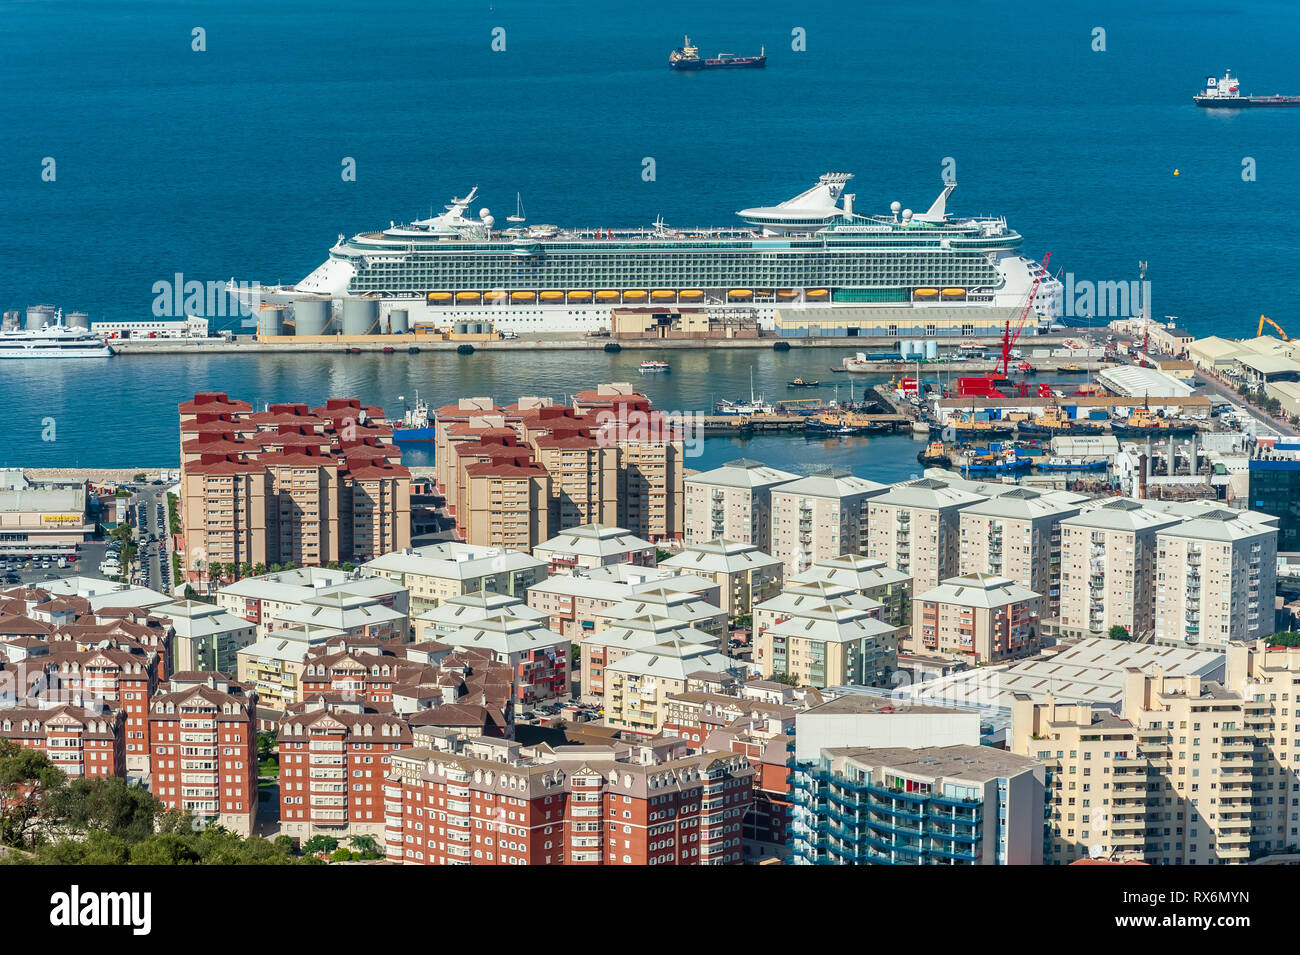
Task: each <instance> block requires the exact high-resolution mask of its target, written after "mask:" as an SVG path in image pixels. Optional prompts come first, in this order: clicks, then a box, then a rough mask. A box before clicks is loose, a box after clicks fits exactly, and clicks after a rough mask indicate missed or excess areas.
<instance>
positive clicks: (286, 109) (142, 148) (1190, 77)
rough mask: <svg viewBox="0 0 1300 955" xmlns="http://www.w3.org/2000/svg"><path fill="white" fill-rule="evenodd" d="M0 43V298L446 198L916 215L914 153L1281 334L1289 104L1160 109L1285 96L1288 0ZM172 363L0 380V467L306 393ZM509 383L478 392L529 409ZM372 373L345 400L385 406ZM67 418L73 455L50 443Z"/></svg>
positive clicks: (104, 8)
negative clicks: (7, 427) (192, 397)
mask: <svg viewBox="0 0 1300 955" xmlns="http://www.w3.org/2000/svg"><path fill="white" fill-rule="evenodd" d="M0 24H3V28H2V29H0V129H3V130H4V131H5V133H6V135H5V145H4V148H3V149H0V234H2V235H3V247H4V249H3V256H2V257H0V279H2V281H0V304H3V307H4V308H6V309H8V308H23V307H25V306H26V305H29V304H33V303H37V302H50V303H53V304H57V305H61V306H62V307H63V308H65V309H66V310H72V309H81V310H85V311H88V312H90V313H91V316H92V318H95V319H98V318H109V319H126V318H145V317H148V316H149V315H150V314H151V307H152V304H153V300H154V295H155V293H154V285H155V283H157V282H160V281H171V280H172V279H173V276H175V275H176V274H177V273H180V274H181V275H183V276H184V277H185V278H186V279H187V280H192V279H197V280H200V281H219V280H225V279H228V278H230V277H237V278H240V279H248V280H257V281H263V282H277V281H285V282H292V281H297V280H298V279H300V278H302V277H303V276H304V275H305V274H306V273H307V272H309V271H310V270H311V269H313V268H314V267H315V266H316V265H318V264H319V263H320V262H321V261H323V259H324V258H325V255H326V252H327V250H328V248H329V246H330V245H331V244H332V243H333V242H334V239H335V237H336V236H337V235H338V234H340V233H347V234H351V233H353V232H356V231H360V230H362V229H370V228H376V227H382V226H385V225H387V223H388V222H389V221H390V220H399V221H400V220H403V219H409V218H414V217H420V216H425V215H428V214H429V213H430V211H431V210H436V209H439V208H440V207H441V206H442V205H443V203H445V202H446V201H447V200H448V199H449V198H450V197H451V196H452V195H463V194H464V193H465V192H466V191H467V190H468V189H470V188H471V187H472V186H475V185H477V186H478V187H479V190H480V196H481V204H482V205H484V206H488V207H490V208H491V209H492V211H493V212H494V213H495V214H496V215H497V216H498V219H501V218H503V217H504V216H505V215H507V214H509V213H510V212H512V211H513V209H514V205H515V196H516V193H520V194H522V197H523V201H524V204H525V207H526V209H527V213H528V217H529V221H531V222H557V223H563V224H574V225H578V224H587V225H591V226H628V225H636V224H644V223H649V222H651V221H652V220H653V219H654V218H655V217H656V216H663V217H664V219H665V220H666V221H667V222H669V223H670V224H678V225H728V224H734V223H735V222H736V220H735V218H734V212H735V210H737V209H740V208H743V207H745V206H750V205H756V204H767V203H771V202H775V201H779V200H780V199H783V198H786V197H788V196H791V195H793V194H795V193H796V192H799V191H801V190H802V189H804V188H806V187H807V186H808V185H810V184H811V183H812V182H813V181H814V180H815V179H816V177H817V176H818V175H819V174H820V173H822V172H825V171H827V170H847V171H851V172H854V173H856V176H857V178H856V179H855V180H854V181H853V183H852V185H851V190H852V191H854V192H855V193H856V195H857V208H858V210H859V211H864V212H866V211H870V212H875V211H879V212H884V211H886V210H887V208H888V206H889V203H890V202H891V201H893V200H898V201H900V202H901V203H902V204H903V205H904V206H909V207H911V208H914V209H924V208H925V207H927V206H928V205H929V203H930V202H931V201H932V200H933V199H934V197H935V195H936V194H937V193H938V191H939V189H940V187H941V184H942V183H941V173H942V171H943V169H944V167H945V163H948V165H950V166H954V165H955V173H956V178H957V181H958V183H959V185H958V188H957V191H956V194H955V195H954V197H953V199H952V200H951V201H950V203H949V209H950V210H951V211H953V212H955V213H958V214H961V213H971V214H1002V215H1005V216H1006V217H1007V218H1008V221H1009V223H1010V224H1011V225H1012V227H1013V228H1015V229H1016V230H1017V231H1019V232H1021V233H1022V234H1023V235H1024V236H1025V239H1026V241H1025V246H1024V248H1025V251H1026V252H1027V253H1029V254H1031V255H1032V256H1034V257H1038V258H1041V256H1042V255H1043V254H1044V253H1046V252H1049V251H1050V252H1051V253H1052V267H1053V271H1055V270H1056V269H1058V268H1059V269H1062V270H1065V272H1067V273H1070V274H1071V275H1073V277H1074V279H1075V281H1076V282H1077V281H1117V280H1129V279H1133V278H1136V276H1137V264H1138V261H1139V260H1145V261H1147V262H1149V263H1150V267H1149V272H1148V279H1149V280H1150V281H1151V283H1152V311H1153V313H1154V314H1156V315H1157V316H1160V315H1176V316H1178V320H1179V323H1180V324H1182V325H1183V326H1185V327H1186V328H1188V329H1190V330H1191V331H1192V332H1194V333H1196V334H1198V335H1204V334H1210V333H1218V334H1225V335H1246V334H1253V332H1254V328H1255V324H1256V322H1257V321H1258V316H1259V315H1260V314H1261V313H1266V314H1268V315H1270V316H1271V317H1273V318H1275V319H1277V320H1278V321H1279V322H1280V323H1281V324H1282V326H1283V327H1285V328H1288V330H1290V331H1292V332H1296V331H1297V328H1300V315H1297V309H1296V301H1297V296H1296V293H1295V273H1296V269H1295V264H1296V262H1297V261H1298V260H1300V230H1298V229H1297V228H1296V225H1295V222H1294V221H1293V218H1294V215H1295V212H1294V207H1295V205H1296V203H1295V199H1296V181H1297V180H1296V176H1295V172H1296V162H1295V156H1296V155H1297V153H1298V151H1300V109H1294V110H1253V111H1252V110H1248V111H1243V112H1240V113H1235V114H1223V115H1216V114H1214V113H1211V112H1207V111H1205V110H1200V109H1197V108H1196V107H1194V106H1193V105H1192V101H1191V97H1192V94H1193V92H1195V91H1196V90H1198V89H1199V88H1201V87H1202V86H1203V85H1204V83H1205V78H1206V77H1207V76H1208V75H1210V74H1215V75H1219V74H1221V73H1222V71H1223V69H1224V68H1225V67H1231V68H1232V69H1233V71H1234V72H1235V73H1238V74H1239V75H1240V76H1241V80H1242V89H1243V90H1245V91H1247V92H1254V93H1272V92H1288V93H1300V68H1297V66H1296V63H1297V59H1296V57H1295V49H1294V46H1295V37H1296V36H1297V27H1300V5H1296V4H1294V3H1292V2H1258V3H1233V4H1229V3H1223V2H1200V3H1186V2H1182V3H1168V4H1161V3H1155V4H1135V3H1131V2H1125V3H1117V2H1099V3H1090V4H1087V5H1078V6H1075V5H1051V4H1039V5H1029V6H1014V5H1007V4H1004V3H990V2H970V0H966V2H956V0H936V2H931V3H906V4H898V3H891V4H877V3H846V2H841V3H832V2H826V0H809V2H804V3H800V4H791V3H788V2H774V0H745V2H743V3H741V2H728V0H714V2H711V3H707V4H703V3H698V2H691V3H687V2H685V0H659V2H656V3H653V4H641V3H608V2H602V3H597V2H581V0H528V2H525V0H468V2H454V3H453V2H448V0H410V2H390V3H366V4H358V3H356V2H349V3H340V2H333V0H312V2H302V0H288V2H274V3H271V2H265V0H256V2H253V0H244V2H227V3H197V2H195V3H185V2H174V0H167V2H162V0H159V2H151V0H133V2H119V0H95V2H84V3H72V2H59V0H39V2H37V0H26V2H21V0H3V2H0ZM196 30H201V31H202V33H201V36H202V39H203V45H204V46H205V49H204V50H203V51H201V52H196V51H195V50H194V49H192V47H193V45H195V43H196V41H195V39H194V37H195V31H196ZM1098 31H1101V32H1098ZM684 33H689V34H690V35H691V37H692V39H693V40H694V41H695V42H696V43H698V45H699V46H700V48H701V52H702V53H704V54H707V55H712V54H714V53H716V52H721V51H728V52H737V53H752V52H756V51H757V50H758V48H759V47H760V46H763V47H765V49H766V53H767V55H768V68H767V69H766V70H762V71H738V72H730V73H729V72H714V73H702V74H674V73H670V72H669V71H668V70H667V68H666V59H667V53H668V51H669V50H670V49H671V48H673V47H675V46H678V45H680V44H681V39H682V35H683V34H684ZM494 37H495V38H496V45H497V46H498V47H500V46H502V45H504V49H503V50H494V49H493V44H494ZM801 38H802V45H803V47H804V48H803V49H799V50H796V49H794V48H793V47H794V46H796V45H799V42H798V41H800V39H801ZM1099 45H1100V46H1104V49H1101V50H1099V49H1095V47H1097V46H1099ZM48 160H52V161H53V169H54V174H55V178H54V181H45V180H44V179H43V177H42V172H43V170H46V169H48V168H49V162H48ZM347 160H351V161H352V162H354V163H355V169H356V178H355V181H345V180H344V177H343V176H342V175H341V172H342V169H343V164H344V162H345V161H347ZM648 160H649V161H652V165H653V172H654V175H653V178H652V179H649V180H648V181H647V178H646V177H645V176H644V174H643V173H644V170H645V169H646V168H647V161H648ZM1243 163H1245V164H1246V166H1250V167H1253V170H1254V176H1253V180H1248V179H1247V178H1243V170H1244V169H1245V168H1246V166H1244V165H1243ZM1175 170H1177V172H1178V175H1175V174H1174V173H1175ZM477 204H478V203H476V205H477ZM200 361H202V362H204V364H203V365H202V366H201V367H196V366H195V365H194V363H193V362H191V361H189V360H184V361H182V360H177V361H164V360H161V359H159V360H154V359H149V360H145V359H139V360H137V359H129V360H118V359H114V360H111V361H109V362H106V363H102V364H100V365H98V366H96V367H95V368H91V367H89V366H88V365H87V366H82V367H81V368H79V369H78V370H76V371H75V372H74V371H71V370H62V371H60V372H59V373H57V374H55V373H52V372H49V371H48V370H46V371H41V372H34V371H27V372H19V371H16V370H13V369H6V368H0V397H2V398H3V400H4V402H5V406H6V408H7V409H10V417H11V421H12V420H13V415H14V414H20V415H22V416H24V420H25V417H27V416H34V417H36V418H37V419H39V418H40V417H41V412H42V411H50V410H54V409H57V414H58V417H59V420H60V422H62V423H66V426H64V427H62V428H61V430H60V440H58V441H57V442H44V443H42V442H40V440H39V437H38V435H39V433H40V430H39V428H36V429H29V428H27V427H25V426H24V427H22V428H17V429H11V431H10V432H9V433H8V434H7V435H6V439H5V442H4V453H3V454H0V458H3V459H5V460H7V461H9V462H10V463H30V464H37V463H69V464H70V463H72V459H73V457H74V456H75V457H77V458H79V459H80V460H81V461H82V463H86V458H87V457H95V456H96V455H97V454H98V455H101V456H102V457H103V458H111V459H114V460H119V461H124V462H127V463H130V462H131V461H138V460H149V461H159V462H165V461H168V460H171V459H172V458H173V457H174V455H175V447H174V444H175V435H174V413H175V412H174V409H175V404H176V402H177V401H178V400H180V399H181V398H183V397H184V396H185V395H186V394H187V393H192V392H193V391H194V390H195V387H196V386H197V385H202V386H203V387H219V389H220V390H225V391H228V392H230V393H232V394H241V395H247V396H253V397H264V398H266V399H268V400H270V399H274V398H275V397H278V396H282V395H283V396H284V397H290V396H293V397H297V396H298V395H288V394H284V393H285V392H287V391H289V390H290V389H291V388H299V389H301V388H303V387H304V384H303V383H306V385H305V386H306V387H309V388H312V389H315V391H317V392H322V393H321V394H309V395H305V396H302V397H305V398H306V399H307V400H317V399H318V398H323V397H325V396H326V395H325V392H326V391H327V389H328V388H329V387H330V386H331V382H332V381H333V380H334V379H331V374H333V373H334V372H333V370H334V369H336V362H335V358H333V357H323V358H306V357H303V358H302V359H301V361H300V365H301V367H299V365H293V366H292V367H294V368H296V369H297V370H296V371H295V372H294V373H293V374H289V373H288V372H286V371H285V368H286V365H287V364H290V363H286V362H284V361H281V360H278V359H276V360H263V359H260V358H259V359H248V360H237V361H236V360H230V359H224V358H223V359H219V360H218V359H204V360H200ZM294 361H295V362H297V361H299V359H298V358H295V359H294ZM532 370H533V369H532V368H530V367H527V366H525V367H515V368H512V369H508V370H503V372H502V374H503V375H504V377H503V379H502V380H501V381H500V387H499V389H498V392H499V393H500V394H502V395H503V396H504V395H509V394H510V393H511V392H518V391H520V390H533V389H529V388H525V386H526V385H528V384H529V383H530V382H529V376H530V373H531V372H532ZM786 370H787V369H780V374H782V375H783V374H785V372H786ZM812 370H813V371H816V370H817V369H812ZM426 373H427V374H429V375H432V374H434V373H435V371H434V368H433V367H432V366H430V367H429V368H428V369H423V368H421V367H415V368H413V369H408V370H405V371H403V372H402V373H401V377H403V378H405V377H408V376H413V377H415V378H417V379H418V378H419V377H420V376H421V375H423V374H426ZM438 373H442V369H441V368H439V369H438ZM375 374H376V376H377V377H375V378H374V379H373V380H366V381H362V382H359V383H356V387H355V388H354V389H353V390H356V391H360V392H363V397H367V398H368V400H380V401H381V403H382V402H383V400H385V399H386V400H387V402H388V403H391V400H392V397H391V396H389V395H388V394H387V392H389V391H391V390H393V389H392V388H391V387H390V385H391V383H392V379H393V375H392V374H391V373H390V372H387V371H376V373H375ZM453 375H454V372H453ZM740 380H743V375H742V372H741V370H740V369H733V377H732V379H729V382H728V383H729V386H730V385H731V384H736V383H738V382H739V381H740ZM774 380H775V379H774ZM557 384H558V385H559V386H560V388H563V389H565V390H570V391H571V390H576V389H578V388H579V387H585V386H587V385H588V384H590V382H589V381H586V380H582V381H578V380H573V381H571V382H567V383H564V382H560V381H557ZM737 386H738V385H737ZM769 387H770V384H769ZM427 388H428V390H429V391H431V392H432V391H438V392H443V391H446V392H450V393H457V392H459V391H460V388H459V387H458V382H457V381H456V380H455V379H454V377H453V378H452V379H450V380H448V379H446V378H439V379H438V380H437V381H436V382H435V381H433V380H429V381H428V382H427ZM536 390H542V389H541V388H540V387H539V388H538V389H536ZM553 390H558V389H553ZM154 422H159V424H158V425H157V426H155V424H154ZM83 429H84V432H85V434H87V435H92V436H94V437H95V440H96V442H97V443H86V442H84V441H81V440H80V439H78V440H76V441H74V440H73V439H72V438H71V437H64V436H65V435H78V434H79V433H80V432H81V431H82V430H83ZM105 463H108V462H105Z"/></svg>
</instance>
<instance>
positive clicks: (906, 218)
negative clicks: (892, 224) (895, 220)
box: [903, 209, 912, 222]
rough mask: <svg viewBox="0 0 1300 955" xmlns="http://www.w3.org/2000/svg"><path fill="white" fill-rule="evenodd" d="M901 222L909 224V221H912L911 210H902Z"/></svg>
mask: <svg viewBox="0 0 1300 955" xmlns="http://www.w3.org/2000/svg"><path fill="white" fill-rule="evenodd" d="M903 221H904V222H911V221H912V210H911V209H904V210H903Z"/></svg>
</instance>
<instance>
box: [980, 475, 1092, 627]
mask: <svg viewBox="0 0 1300 955" xmlns="http://www.w3.org/2000/svg"><path fill="white" fill-rule="evenodd" d="M1078 513H1079V506H1078V504H1076V503H1075V502H1074V496H1073V495H1069V496H1065V497H1064V498H1063V497H1061V496H1058V495H1056V494H1054V493H1051V492H1046V493H1044V492H1041V491H1035V490H1033V489H1031V488H1025V487H1019V488H1016V489H1015V490H1013V491H1008V492H1007V493H1006V494H1000V495H998V496H997V497H991V498H989V499H988V500H986V501H981V502H979V503H977V504H972V505H970V506H969V507H965V508H962V510H961V512H960V516H959V526H960V528H961V554H960V557H959V561H958V563H959V566H960V568H961V573H962V574H977V573H992V574H997V575H999V576H1002V577H1006V578H1008V579H1010V580H1012V581H1015V582H1016V583H1017V584H1019V585H1020V586H1021V587H1025V588H1027V589H1029V590H1032V591H1034V593H1036V594H1038V595H1039V596H1038V598H1037V599H1036V600H1035V606H1034V612H1035V613H1036V614H1038V616H1039V617H1040V618H1053V617H1055V616H1056V615H1057V614H1058V613H1059V612H1060V588H1059V585H1058V581H1059V575H1060V567H1061V529H1060V526H1059V525H1060V523H1061V521H1063V520H1064V519H1065V518H1067V517H1073V516H1074V515H1075V514H1078Z"/></svg>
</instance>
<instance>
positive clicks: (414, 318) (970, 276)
mask: <svg viewBox="0 0 1300 955" xmlns="http://www.w3.org/2000/svg"><path fill="white" fill-rule="evenodd" d="M726 175H727V174H726V171H725V170H724V171H722V173H721V174H720V177H721V181H720V182H718V183H711V184H709V188H710V189H711V190H712V191H715V192H716V191H718V190H719V189H720V188H725V186H724V183H725V182H726ZM852 178H853V177H852V174H851V173H847V172H829V173H826V174H824V175H823V176H821V178H820V179H819V180H818V181H817V182H816V184H815V185H813V186H812V187H811V188H809V189H806V190H805V191H803V192H801V193H799V194H798V195H796V196H794V197H793V198H790V199H786V200H784V201H783V202H778V203H776V204H775V205H767V206H756V207H751V208H747V209H742V210H740V211H739V212H738V213H737V216H738V217H739V219H740V220H741V223H739V224H737V225H734V226H723V227H707V228H705V227H697V226H678V227H674V226H670V225H668V224H666V223H665V222H664V221H663V220H658V221H656V222H655V223H653V224H652V225H650V226H643V227H639V228H608V227H606V226H604V225H599V226H594V227H575V228H568V227H561V226H556V225H527V224H523V223H518V222H514V223H511V222H510V220H509V218H507V220H506V223H498V222H497V220H496V217H495V216H493V215H492V213H491V211H490V210H488V209H486V208H479V209H478V210H477V215H476V214H475V213H474V212H473V211H471V210H472V209H473V207H474V206H476V205H477V204H478V190H477V188H475V189H471V190H470V191H469V192H468V193H467V194H465V195H463V196H460V197H457V198H455V199H453V200H452V201H451V202H450V203H449V204H448V205H447V207H446V209H445V211H443V212H441V213H440V214H438V215H436V216H433V217H431V218H428V219H418V220H416V221H414V222H408V223H406V224H398V223H390V224H389V226H388V227H387V228H383V229H378V230H375V231H371V232H360V233H357V234H356V235H354V236H352V238H350V239H348V238H345V237H344V236H342V235H340V236H339V237H338V241H337V242H336V243H335V245H334V247H333V248H332V249H330V251H329V256H328V258H327V259H326V261H325V262H323V263H322V264H321V265H320V266H318V267H317V268H316V269H315V270H314V271H313V272H311V274H309V275H308V276H307V277H306V278H304V279H302V281H300V282H298V283H297V284H295V285H273V286H267V285H258V284H255V283H254V284H249V283H236V282H235V281H234V280H233V279H232V281H231V283H230V285H229V286H228V287H227V288H228V291H229V292H230V293H231V294H232V295H234V296H236V297H237V298H238V299H239V300H240V301H246V300H248V301H252V302H256V303H269V304H290V305H292V315H293V319H292V321H293V334H294V335H302V336H319V335H325V334H331V333H333V332H335V331H339V330H341V331H342V332H343V334H344V335H345V336H347V335H358V334H373V333H377V331H378V332H382V331H384V330H391V331H392V332H393V333H397V332H398V331H402V332H406V331H416V330H419V329H428V328H433V329H436V328H442V327H450V328H453V329H455V328H457V327H458V326H459V327H460V328H466V327H467V326H475V327H478V328H480V329H482V328H487V327H490V328H492V329H494V330H495V331H496V332H497V333H500V334H503V335H505V334H512V333H513V334H530V335H533V334H537V333H569V334H573V335H588V334H600V333H602V332H605V333H607V332H608V331H609V329H610V323H611V313H612V312H613V310H614V309H616V308H625V307H632V308H646V307H647V306H653V307H655V308H657V309H658V308H662V309H664V310H668V311H671V310H675V309H698V310H704V311H707V312H708V313H709V314H710V315H711V316H716V317H718V318H719V319H726V318H730V317H733V316H734V317H743V318H747V319H749V318H752V319H755V320H757V323H758V326H759V328H761V329H763V330H766V331H772V330H774V329H775V328H776V322H777V317H778V313H779V312H782V310H784V313H785V314H786V316H789V315H791V314H794V315H797V316H800V317H801V318H807V319H808V321H809V322H810V323H837V322H839V323H843V324H844V325H845V327H846V329H847V331H848V332H849V333H857V332H859V331H861V330H860V329H858V328H848V327H847V326H848V325H853V324H855V322H860V323H861V325H862V327H863V328H871V327H874V326H875V325H876V324H877V323H879V322H880V321H881V319H882V318H887V319H888V321H889V322H890V323H894V322H896V323H897V325H898V327H899V328H900V329H901V328H909V329H910V328H915V329H917V331H918V333H921V331H922V330H923V329H926V328H927V326H928V324H929V323H930V322H932V321H933V317H934V316H938V317H940V318H943V319H945V320H946V321H949V322H951V321H953V320H955V319H960V320H961V321H962V322H967V323H969V324H970V325H971V326H972V327H977V328H992V327H994V326H996V327H998V328H1001V327H1002V326H1003V324H1004V323H1005V322H1006V321H1007V320H1008V319H1011V320H1014V319H1015V317H1016V316H1018V315H1019V314H1020V311H1021V309H1022V308H1023V307H1024V303H1025V300H1026V297H1027V295H1028V293H1029V289H1030V288H1031V287H1032V286H1033V284H1034V282H1035V281H1038V283H1039V284H1038V291H1037V292H1036V294H1035V295H1034V298H1033V310H1034V313H1036V314H1034V315H1031V316H1030V321H1031V323H1033V324H1031V327H1030V328H1028V329H1027V330H1026V331H1027V334H1034V333H1035V331H1036V330H1038V329H1046V328H1047V327H1050V325H1051V323H1052V322H1054V321H1056V320H1057V319H1058V318H1059V317H1060V315H1061V313H1062V311H1063V306H1064V286H1063V285H1062V283H1061V282H1060V281H1059V280H1057V279H1055V278H1052V277H1050V276H1047V275H1045V274H1044V273H1043V269H1042V266H1041V265H1040V264H1039V263H1038V262H1035V261H1033V260H1031V259H1029V258H1027V257H1025V256H1024V255H1023V254H1022V253H1021V251H1020V246H1021V244H1022V242H1023V239H1022V237H1021V236H1020V235H1019V233H1017V232H1016V231H1015V230H1014V229H1012V228H1011V227H1010V226H1009V225H1008V224H1007V221H1006V219H1005V218H1002V217H993V216H981V217H976V218H971V217H962V216H955V215H952V214H950V213H949V212H948V209H947V206H948V201H949V199H950V197H951V196H952V193H953V190H954V189H955V188H956V185H955V184H954V183H946V184H945V185H944V187H943V191H942V192H941V193H940V194H939V196H938V198H937V199H935V200H934V202H933V203H931V204H930V206H929V208H928V209H926V211H924V212H919V211H918V212H913V210H911V209H907V208H903V204H902V203H901V202H897V201H895V202H892V203H890V204H889V210H890V211H889V213H887V214H884V215H871V214H864V213H862V212H861V211H859V210H858V209H857V208H856V207H855V203H854V199H855V196H854V195H853V193H851V192H849V191H848V190H847V188H846V187H847V185H848V183H849V181H850V180H851V179H852ZM514 218H515V219H519V218H521V217H520V216H518V215H516V216H515V217H514ZM503 224H504V225H508V226H509V227H508V228H504V229H503V228H500V227H499V226H500V225H503ZM795 310H797V311H795ZM840 316H846V317H845V318H840ZM876 316H880V317H881V318H877V317H876ZM1035 318H1036V319H1037V321H1036V322H1034V319H1035ZM489 323H490V324H489ZM376 330H377V331H376ZM867 333H868V332H866V331H861V334H864V335H865V334H867Z"/></svg>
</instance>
